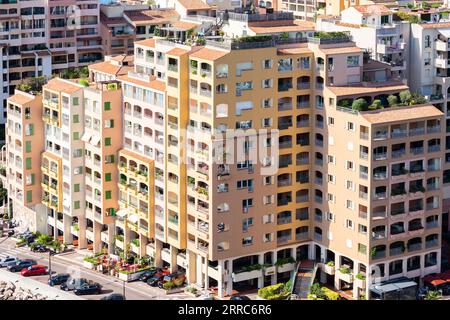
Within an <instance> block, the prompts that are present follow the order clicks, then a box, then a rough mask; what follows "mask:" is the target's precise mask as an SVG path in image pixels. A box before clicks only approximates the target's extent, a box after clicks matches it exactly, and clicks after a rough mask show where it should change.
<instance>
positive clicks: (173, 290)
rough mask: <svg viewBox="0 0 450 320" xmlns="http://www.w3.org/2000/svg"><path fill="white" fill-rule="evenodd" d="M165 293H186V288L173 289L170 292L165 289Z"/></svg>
mask: <svg viewBox="0 0 450 320" xmlns="http://www.w3.org/2000/svg"><path fill="white" fill-rule="evenodd" d="M164 291H165V293H166V294H173V293H180V292H184V287H180V288H172V289H169V290H165V289H164Z"/></svg>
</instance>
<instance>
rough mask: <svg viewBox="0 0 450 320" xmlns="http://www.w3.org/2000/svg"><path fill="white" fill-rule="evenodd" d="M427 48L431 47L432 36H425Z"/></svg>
mask: <svg viewBox="0 0 450 320" xmlns="http://www.w3.org/2000/svg"><path fill="white" fill-rule="evenodd" d="M425 48H431V37H430V36H425Z"/></svg>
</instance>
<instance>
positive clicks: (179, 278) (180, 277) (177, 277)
mask: <svg viewBox="0 0 450 320" xmlns="http://www.w3.org/2000/svg"><path fill="white" fill-rule="evenodd" d="M185 280H186V275H185V274H184V273H181V272H174V273H170V274H168V275H165V276H164V278H163V280H162V281H161V282H160V283H159V285H161V286H162V285H163V284H164V283H166V282H168V281H172V282H173V283H174V284H175V286H181V285H182V284H183V283H184V281H185Z"/></svg>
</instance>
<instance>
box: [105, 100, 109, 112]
mask: <svg viewBox="0 0 450 320" xmlns="http://www.w3.org/2000/svg"><path fill="white" fill-rule="evenodd" d="M104 107H105V111H108V110H111V102H109V101H105V104H104Z"/></svg>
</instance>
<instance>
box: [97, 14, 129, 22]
mask: <svg viewBox="0 0 450 320" xmlns="http://www.w3.org/2000/svg"><path fill="white" fill-rule="evenodd" d="M100 22H101V23H102V24H105V25H110V24H128V21H127V20H125V18H124V17H112V18H110V17H107V16H106V15H105V14H104V13H103V12H101V13H100Z"/></svg>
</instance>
